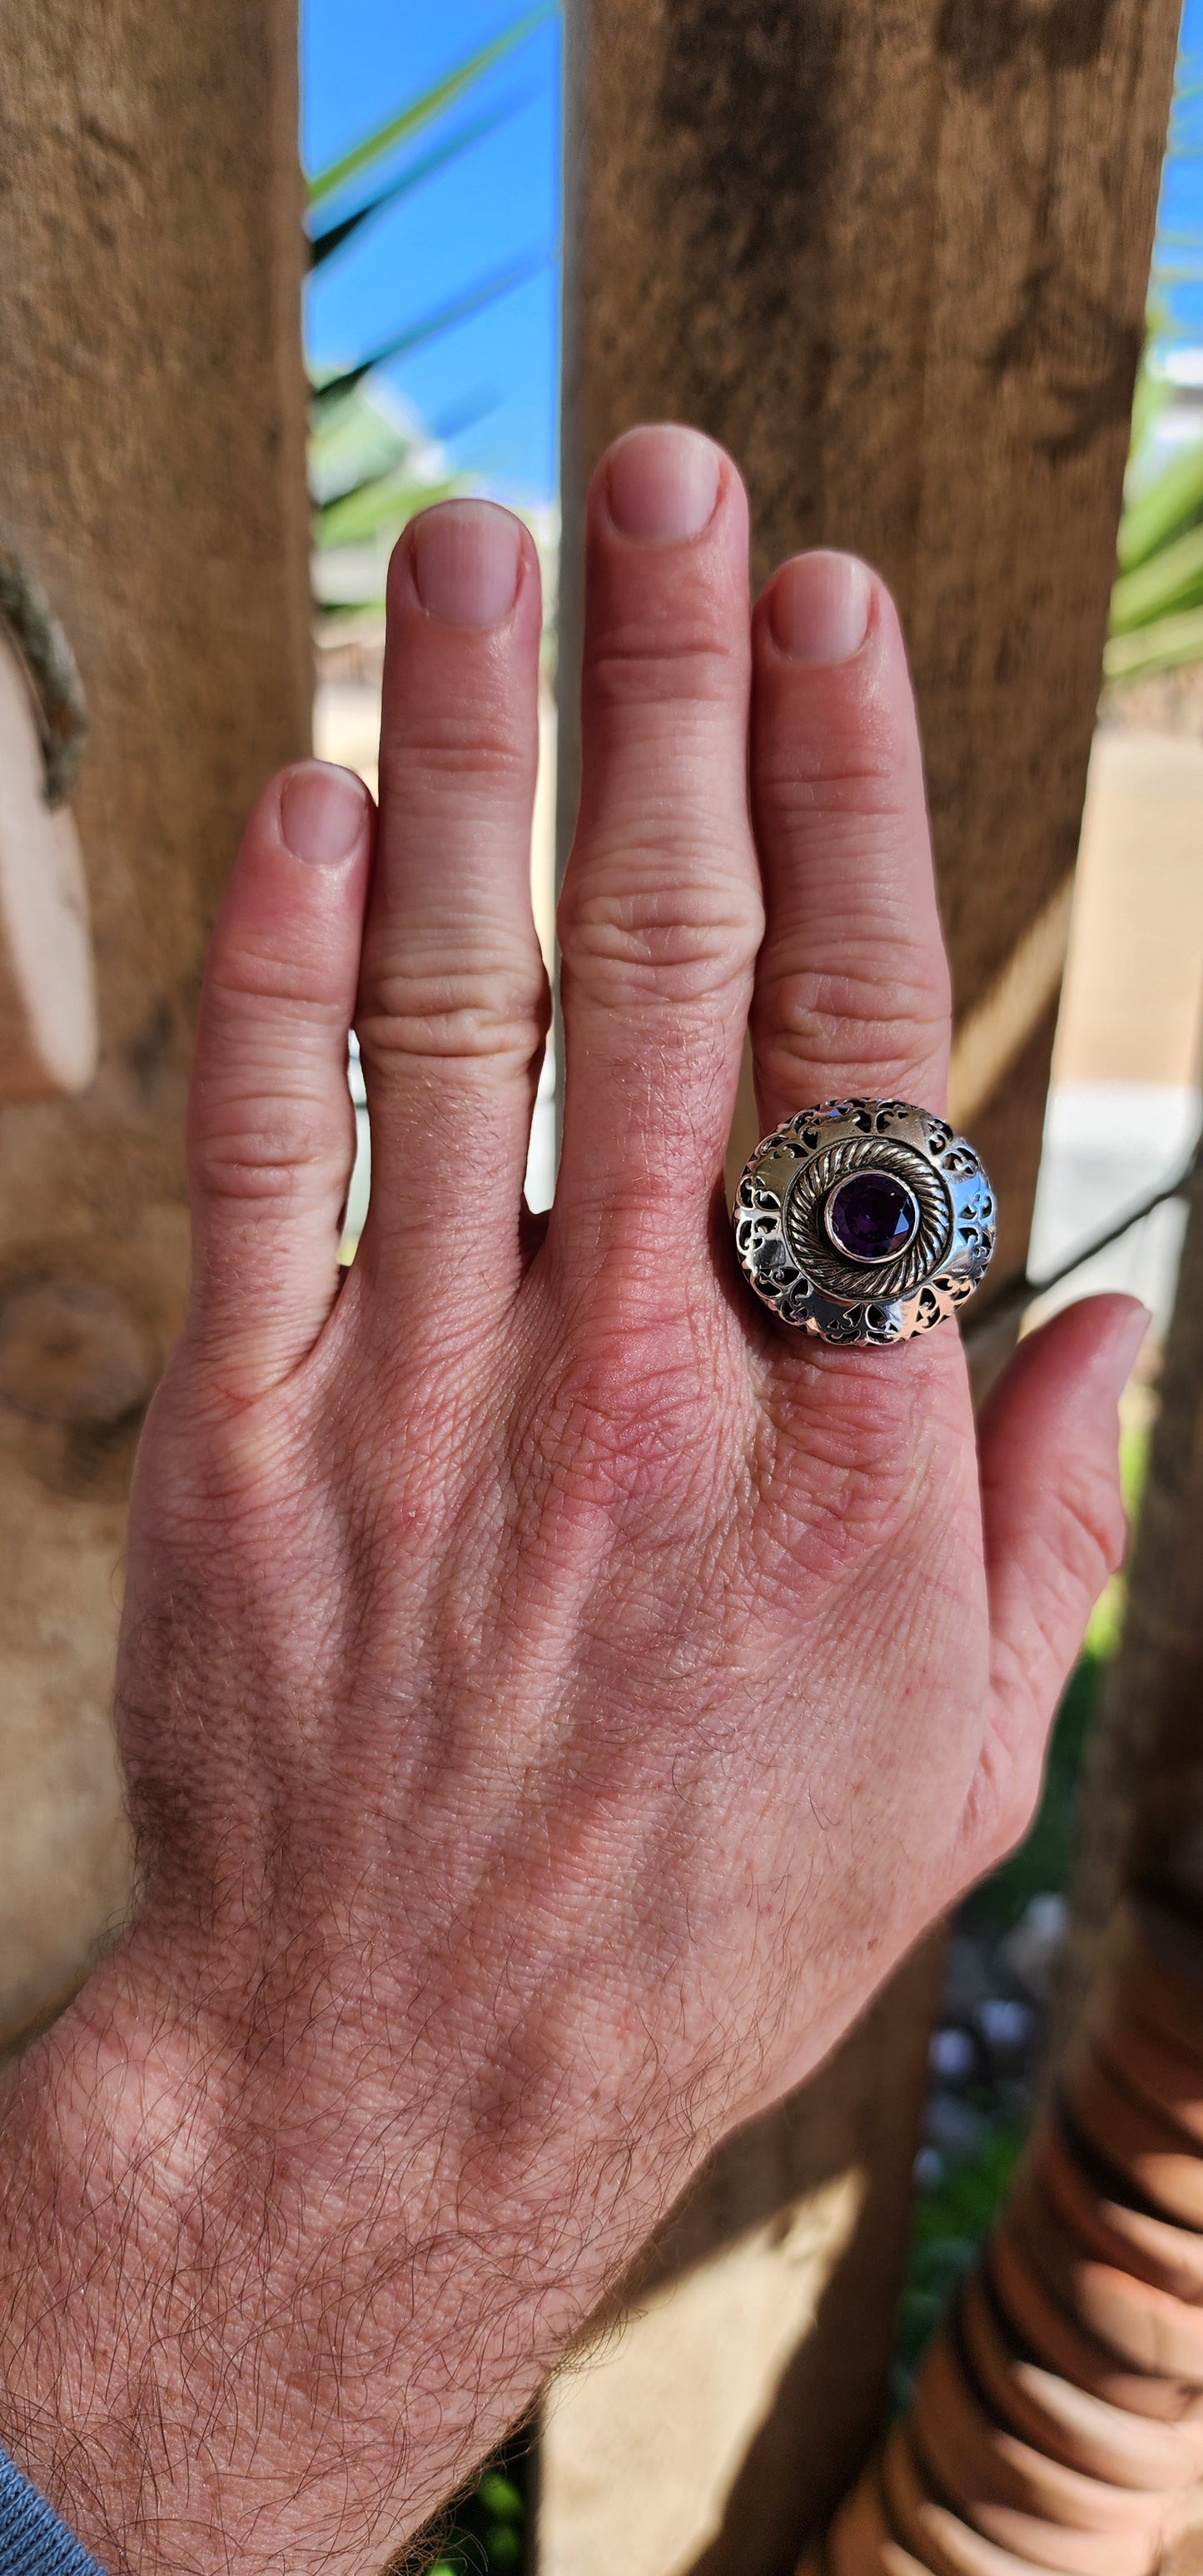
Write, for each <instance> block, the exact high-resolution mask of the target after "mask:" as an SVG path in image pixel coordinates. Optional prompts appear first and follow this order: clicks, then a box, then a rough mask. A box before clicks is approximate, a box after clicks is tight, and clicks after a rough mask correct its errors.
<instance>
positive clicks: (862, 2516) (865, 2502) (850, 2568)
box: [798, 2461, 928, 2576]
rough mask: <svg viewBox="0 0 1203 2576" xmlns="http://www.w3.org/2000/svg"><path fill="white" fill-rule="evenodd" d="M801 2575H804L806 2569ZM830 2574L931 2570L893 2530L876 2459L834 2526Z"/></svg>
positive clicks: (900, 2574) (894, 2575) (911, 2575)
mask: <svg viewBox="0 0 1203 2576" xmlns="http://www.w3.org/2000/svg"><path fill="white" fill-rule="evenodd" d="M798 2576H803V2571H802V2569H799V2571H798ZM827 2576H928V2570H927V2569H926V2568H924V2567H922V2566H921V2565H920V2562H919V2560H918V2559H917V2558H912V2556H911V2553H910V2551H909V2549H904V2548H903V2547H902V2544H901V2542H900V2541H897V2540H895V2538H894V2536H893V2533H892V2532H891V2530H890V2526H889V2524H888V2522H887V2521H886V2517H885V2509H884V2507H883V2505H882V2501H881V2483H880V2479H879V2477H878V2472H877V2463H876V2461H873V2462H871V2463H870V2466H869V2467H868V2468H867V2469H866V2470H865V2471H864V2473H863V2475H862V2477H861V2478H860V2479H859V2480H858V2482H857V2484H856V2486H854V2488H853V2490H852V2493H851V2495H850V2496H848V2497H847V2498H846V2500H845V2502H844V2503H843V2504H842V2505H841V2506H840V2509H839V2512H838V2513H837V2515H836V2518H835V2521H834V2522H833V2524H832V2526H831V2530H830V2533H829V2535H828V2540H827Z"/></svg>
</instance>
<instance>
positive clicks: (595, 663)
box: [585, 607, 745, 713]
mask: <svg viewBox="0 0 1203 2576" xmlns="http://www.w3.org/2000/svg"><path fill="white" fill-rule="evenodd" d="M744 686H745V657H744V654H743V652H742V650H741V648H740V646H739V644H737V643H736V642H735V641H733V639H732V638H731V637H730V636H728V635H726V634H725V633H724V632H723V631H722V629H721V628H719V627H717V626H716V624H715V622H714V620H713V618H712V617H708V616H707V615H706V614H705V611H704V610H702V609H698V610H695V611H694V612H693V613H692V614H691V613H690V612H689V610H688V609H686V610H685V611H684V612H681V611H680V610H675V611H666V610H661V611H660V613H659V614H657V613H656V611H655V608H654V607H650V608H648V609H646V610H641V613H640V614H639V615H638V616H632V617H631V618H630V619H629V620H624V621H623V622H621V623H615V624H612V625H610V626H609V627H608V628H607V629H606V631H605V632H604V633H603V634H602V635H600V636H598V637H597V639H596V641H595V643H594V644H593V646H592V648H591V650H590V653H589V657H588V661H587V664H586V671H585V690H586V695H587V697H588V699H589V702H590V705H591V706H592V707H595V708H596V709H598V711H599V712H602V713H604V712H605V711H606V710H607V709H609V708H616V709H619V710H626V709H628V708H632V707H644V706H650V707H666V708H678V707H687V706H691V705H702V706H706V705H714V704H716V703H717V702H719V701H726V700H728V699H730V697H731V696H732V693H733V691H734V690H736V689H741V690H742V688H743V687H744Z"/></svg>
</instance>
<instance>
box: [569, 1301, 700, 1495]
mask: <svg viewBox="0 0 1203 2576" xmlns="http://www.w3.org/2000/svg"><path fill="white" fill-rule="evenodd" d="M633 1302H635V1301H632V1300H628V1301H627V1305H628V1307H629V1305H630V1304H631V1303H633ZM697 1427H698V1400H697V1385H696V1378H695V1376H694V1374H693V1372H692V1370H691V1368H690V1365H689V1353H688V1346H687V1345H685V1346H683V1342H682V1336H681V1333H680V1330H679V1327H678V1325H677V1324H676V1322H675V1321H666V1320H663V1319H655V1320H652V1321H649V1320H648V1319H647V1317H646V1316H637V1315H635V1314H633V1313H631V1312H629V1311H624V1312H623V1314H622V1315H621V1316H620V1317H618V1318H615V1317H614V1316H613V1315H611V1316H610V1317H609V1319H608V1320H607V1321H602V1320H601V1319H600V1318H590V1319H589V1320H588V1321H586V1322H585V1324H584V1327H583V1329H582V1331H581V1332H580V1333H579V1334H578V1335H574V1337H573V1344H572V1347H571V1350H570V1352H569V1355H568V1357H567V1359H566V1360H565V1362H564V1364H563V1365H562V1367H561V1369H560V1371H559V1373H558V1376H557V1378H556V1381H555V1384H554V1385H553V1386H552V1387H551V1388H550V1389H549V1390H548V1396H547V1401H546V1403H545V1407H544V1411H543V1417H542V1420H541V1423H540V1427H539V1445H540V1448H541V1451H542V1454H543V1458H544V1461H545V1463H546V1468H547V1471H548V1472H549V1474H550V1477H551V1480H552V1482H553V1484H555V1485H556V1486H557V1487H558V1488H559V1491H560V1493H561V1495H562V1496H563V1497H566V1498H570V1499H572V1500H573V1501H575V1502H576V1503H578V1504H584V1505H586V1506H588V1507H589V1508H591V1509H595V1510H601V1511H602V1512H604V1513H607V1514H614V1513H616V1512H620V1511H621V1512H625V1511H626V1510H627V1509H628V1508H629V1507H630V1506H631V1505H633V1504H634V1505H638V1504H639V1503H640V1502H641V1501H646V1500H648V1499H649V1498H650V1497H652V1496H655V1495H662V1494H663V1493H664V1491H665V1489H666V1487H667V1486H669V1485H672V1486H674V1487H675V1486H676V1485H677V1483H678V1482H679V1480H680V1478H681V1475H682V1473H683V1470H684V1468H685V1464H686V1460H687V1458H688V1456H689V1454H690V1452H691V1450H692V1448H693V1446H694V1443H695V1441H696V1437H697Z"/></svg>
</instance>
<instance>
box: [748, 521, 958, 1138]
mask: <svg viewBox="0 0 1203 2576" xmlns="http://www.w3.org/2000/svg"><path fill="white" fill-rule="evenodd" d="M754 665H755V679H754V693H753V719H752V762H751V776H752V805H753V813H754V817H755V823H756V836H757V841H758V844H759V848H760V856H761V865H762V868H763V872H764V889H765V908H766V914H767V920H766V928H765V938H764V945H763V948H762V951H761V955H760V960H759V964H758V967H757V973H756V991H755V997H754V1001H753V1006H752V1014H751V1028H752V1044H753V1053H754V1058H755V1065H756V1076H757V1085H758V1091H759V1099H760V1117H761V1123H762V1130H766V1131H767V1130H768V1129H769V1128H771V1127H775V1126H777V1125H778V1124H779V1123H780V1122H781V1120H782V1119H784V1118H787V1117H789V1116H790V1115H791V1113H792V1112H793V1111H794V1110H797V1109H804V1108H806V1107H808V1106H809V1105H810V1104H811V1103H812V1102H815V1101H819V1100H824V1099H829V1098H839V1097H840V1096H841V1095H842V1094H844V1093H846V1092H854V1093H856V1092H866V1093H868V1094H869V1095H870V1096H872V1097H877V1098H898V1099H903V1100H916V1101H919V1102H920V1103H921V1104H922V1105H923V1106H924V1107H926V1108H932V1109H940V1108H942V1107H943V1101H944V1087H945V1082H946V1077H947V1064H948V1036H949V984H948V968H947V963H946V960H945V955H944V944H943V940H942V938H941V933H940V923H939V916H938V913H937V909H936V895H935V884H934V880H933V874H932V862H931V844H930V839H929V835H928V826H927V813H926V807H925V802H924V792H923V765H922V760H921V756H920V749H919V738H918V731H917V727H916V722H915V706H914V699H913V696H912V693H911V685H910V678H909V675H908V672H907V667H906V655H905V651H904V648H903V642H902V635H901V630H900V628H899V624H898V618H897V614H896V612H895V609H894V606H893V602H892V601H891V599H890V597H889V594H888V592H887V591H886V590H885V588H884V587H883V585H882V583H881V582H880V581H878V580H877V579H876V577H875V575H874V574H872V573H871V572H870V571H869V570H868V569H867V567H866V566H865V565H864V564H861V563H858V562H857V560H856V559H855V557H854V556H851V555H838V554H812V555H799V556H796V557H795V558H794V559H793V560H792V561H791V562H789V563H787V564H783V565H782V567H781V569H780V571H779V572H777V573H776V574H775V575H774V577H773V579H772V580H771V581H770V583H769V584H768V587H767V589H766V590H765V592H764V594H763V596H762V598H761V599H760V601H759V603H758V605H757V609H756V615H755V620H754Z"/></svg>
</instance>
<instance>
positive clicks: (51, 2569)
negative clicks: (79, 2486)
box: [0, 2451, 104, 2576]
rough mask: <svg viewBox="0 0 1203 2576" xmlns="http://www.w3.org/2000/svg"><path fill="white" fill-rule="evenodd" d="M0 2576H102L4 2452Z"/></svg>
mask: <svg viewBox="0 0 1203 2576" xmlns="http://www.w3.org/2000/svg"><path fill="white" fill-rule="evenodd" d="M0 2576H104V2570H103V2568H102V2567H99V2566H98V2565H97V2563H96V2560H95V2559H94V2558H93V2557H91V2556H90V2554H89V2552H88V2551H87V2550H86V2549H83V2548H81V2546H80V2544H79V2542H78V2540H76V2539H74V2538H73V2537H72V2534H71V2533H70V2532H69V2531H68V2529H67V2526H66V2524H65V2523H64V2522H60V2521H59V2518H58V2515H57V2514H56V2513H55V2512H53V2511H52V2509H51V2507H50V2506H49V2505H48V2504H47V2502H46V2499H45V2497H44V2496H40V2495H39V2494H38V2491H37V2488H36V2487H31V2486H30V2484H29V2480H28V2478H23V2477H22V2475H21V2472H20V2470H19V2469H17V2468H14V2467H13V2463H12V2461H11V2460H10V2459H9V2457H8V2453H7V2452H6V2451H0Z"/></svg>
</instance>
